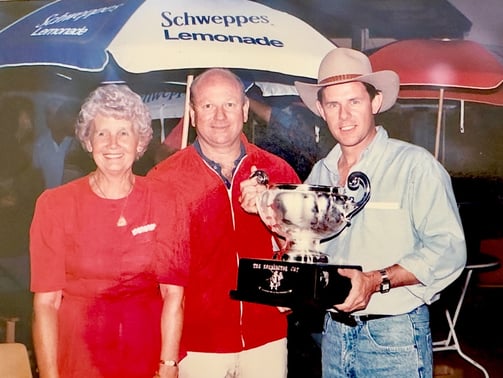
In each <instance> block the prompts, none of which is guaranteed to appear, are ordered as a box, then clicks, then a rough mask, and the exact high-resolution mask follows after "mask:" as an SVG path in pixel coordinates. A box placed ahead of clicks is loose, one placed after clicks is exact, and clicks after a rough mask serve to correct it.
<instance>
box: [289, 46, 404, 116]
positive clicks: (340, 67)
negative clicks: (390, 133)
mask: <svg viewBox="0 0 503 378" xmlns="http://www.w3.org/2000/svg"><path fill="white" fill-rule="evenodd" d="M351 81H361V82H364V83H368V84H370V85H372V86H374V87H375V88H376V89H377V90H378V91H380V92H381V93H382V96H383V102H382V105H381V108H380V109H379V113H380V112H384V111H385V110H388V109H389V108H391V107H392V106H393V105H394V104H395V102H396V98H397V96H398V90H399V89H400V79H399V78H398V75H397V74H396V72H394V71H390V70H385V71H378V72H372V66H371V64H370V60H369V58H368V57H367V56H366V55H365V54H364V53H362V52H360V51H358V50H353V49H348V48H344V47H338V48H336V49H333V50H332V51H330V52H329V53H328V54H327V55H325V57H324V58H323V60H322V61H321V64H320V68H319V70H318V84H308V83H302V82H300V81H296V82H295V87H296V88H297V92H298V93H299V95H300V97H301V99H302V101H303V102H304V104H306V106H307V107H308V108H309V109H311V111H312V112H313V113H314V114H316V115H318V116H319V115H320V113H319V112H318V109H317V108H316V100H317V99H318V91H319V90H320V88H322V87H326V86H329V85H336V84H343V83H348V82H351Z"/></svg>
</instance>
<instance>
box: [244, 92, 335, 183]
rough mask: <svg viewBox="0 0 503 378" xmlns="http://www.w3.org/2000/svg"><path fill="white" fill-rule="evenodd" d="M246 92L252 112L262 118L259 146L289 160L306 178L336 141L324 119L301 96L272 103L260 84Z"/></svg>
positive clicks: (258, 128) (256, 136)
mask: <svg viewBox="0 0 503 378" xmlns="http://www.w3.org/2000/svg"><path fill="white" fill-rule="evenodd" d="M246 94H247V96H248V99H249V101H250V110H251V112H252V115H254V116H255V119H257V120H259V121H260V122H259V124H258V125H257V126H256V127H255V129H254V131H255V132H254V136H255V143H256V144H257V146H259V147H261V148H263V149H264V150H267V151H269V152H272V153H273V154H275V155H277V156H280V157H281V158H283V159H284V160H286V161H287V162H288V163H289V164H290V165H291V166H292V167H293V168H294V169H295V171H296V172H297V174H298V175H299V177H300V179H301V180H305V179H306V178H307V176H308V174H309V172H311V169H312V168H313V165H314V163H316V162H317V161H318V160H320V159H321V158H322V157H325V156H326V155H327V153H328V152H329V151H330V150H331V149H332V147H333V146H334V145H335V140H334V138H333V137H332V134H330V131H329V130H328V127H327V125H326V123H325V121H324V120H323V119H322V118H321V117H319V116H316V115H315V114H313V113H312V112H311V111H310V110H309V109H308V108H307V107H306V106H305V105H304V104H303V103H302V102H300V100H299V99H297V100H293V99H290V101H289V102H287V103H281V102H277V103H273V104H269V103H268V102H267V100H266V99H265V98H264V97H263V96H262V95H261V92H260V90H259V89H258V87H257V86H254V87H252V88H251V89H250V90H248V92H247V93H246Z"/></svg>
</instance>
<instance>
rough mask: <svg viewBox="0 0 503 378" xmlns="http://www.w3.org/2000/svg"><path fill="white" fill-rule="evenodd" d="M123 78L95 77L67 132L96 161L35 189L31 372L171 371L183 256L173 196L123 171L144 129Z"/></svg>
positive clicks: (141, 143) (147, 128)
mask: <svg viewBox="0 0 503 378" xmlns="http://www.w3.org/2000/svg"><path fill="white" fill-rule="evenodd" d="M150 122H151V120H150V116H149V113H148V109H147V108H146V106H145V105H144V104H143V103H142V101H141V98H140V96H138V95H137V94H136V93H134V92H133V91H131V90H130V89H129V88H128V87H127V86H125V85H105V86H101V87H99V88H97V89H96V90H95V91H94V92H92V93H91V94H90V96H89V97H88V98H87V99H86V101H85V102H84V104H83V105H82V108H81V111H80V114H79V117H78V121H77V124H76V135H77V137H78V138H79V139H80V141H81V144H82V146H83V147H84V148H85V149H86V150H87V151H88V152H89V153H90V154H91V155H92V157H93V160H94V162H95V163H96V166H97V168H96V170H95V171H94V172H92V173H90V174H89V175H88V176H86V177H82V178H79V179H76V180H74V181H72V182H69V183H67V184H65V185H62V186H59V187H57V188H54V189H48V190H46V191H45V192H43V193H42V195H41V196H40V197H39V199H38V201H37V204H36V209H35V214H34V217H33V221H32V226H31V230H30V237H31V241H30V254H31V290H32V291H33V292H34V293H35V294H34V302H33V304H34V320H33V336H34V345H35V353H36V358H37V364H38V370H39V372H40V378H45V377H62V378H70V377H78V378H82V377H86V378H92V377H121V378H125V377H131V378H133V377H135V378H139V377H153V376H154V375H156V374H158V375H159V376H161V377H176V376H177V375H178V372H177V361H178V359H179V357H180V354H179V353H180V352H179V342H180V336H181V329H182V322H183V286H184V285H185V283H186V272H185V265H186V264H184V256H183V253H182V252H181V250H180V248H179V247H178V241H176V238H175V237H174V235H176V232H177V230H176V227H178V226H177V224H176V222H175V220H176V213H177V211H179V210H178V209H176V202H177V201H176V199H175V197H174V195H173V193H170V192H169V190H170V188H169V187H168V188H158V187H156V186H155V184H154V183H152V182H150V181H148V179H147V178H145V177H143V176H137V175H135V174H133V171H132V165H133V162H134V161H135V160H136V159H138V158H140V157H141V156H142V154H143V153H144V152H145V150H146V149H147V147H148V144H149V142H150V139H151V138H152V129H151V125H150Z"/></svg>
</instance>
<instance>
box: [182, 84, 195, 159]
mask: <svg viewBox="0 0 503 378" xmlns="http://www.w3.org/2000/svg"><path fill="white" fill-rule="evenodd" d="M193 80H194V75H188V76H187V87H186V89H185V109H184V112H183V130H182V145H181V149H182V150H183V149H184V148H185V147H187V144H188V139H189V121H190V120H189V104H190V86H191V85H192V81H193Z"/></svg>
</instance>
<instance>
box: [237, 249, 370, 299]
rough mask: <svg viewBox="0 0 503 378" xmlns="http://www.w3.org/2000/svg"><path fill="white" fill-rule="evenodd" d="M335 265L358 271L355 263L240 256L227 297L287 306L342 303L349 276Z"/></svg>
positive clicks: (348, 283) (348, 288) (348, 284)
mask: <svg viewBox="0 0 503 378" xmlns="http://www.w3.org/2000/svg"><path fill="white" fill-rule="evenodd" d="M338 268H351V269H358V270H360V271H361V270H362V268H361V266H357V265H332V264H326V263H315V264H306V263H302V262H292V261H283V260H272V259H271V260H270V259H249V258H242V259H240V260H239V270H238V279H237V289H236V290H231V292H230V296H231V298H232V299H235V300H240V301H245V302H254V303H260V304H265V305H271V306H278V307H288V308H291V309H295V308H296V307H299V306H306V305H310V306H315V307H322V308H329V307H332V306H333V305H334V304H338V303H342V302H344V300H345V299H346V297H347V295H348V293H349V290H351V281H350V279H349V278H347V277H343V276H341V275H340V274H339V273H337V269H338Z"/></svg>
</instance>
